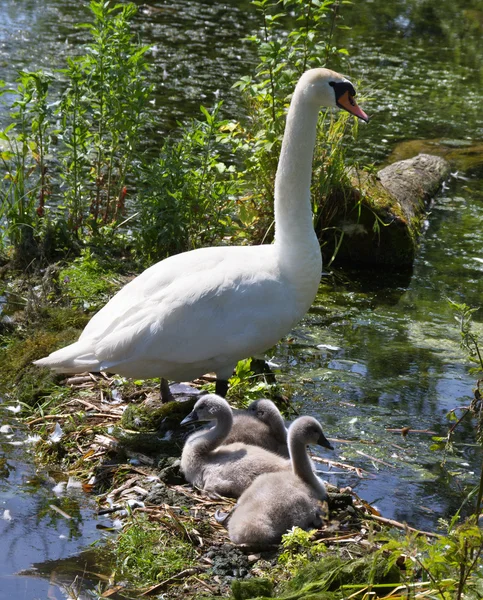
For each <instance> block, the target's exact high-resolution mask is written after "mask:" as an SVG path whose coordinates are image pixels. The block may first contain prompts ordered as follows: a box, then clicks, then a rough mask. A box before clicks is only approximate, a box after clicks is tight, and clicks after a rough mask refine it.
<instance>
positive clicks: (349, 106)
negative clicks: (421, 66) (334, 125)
mask: <svg viewBox="0 0 483 600" xmlns="http://www.w3.org/2000/svg"><path fill="white" fill-rule="evenodd" d="M337 106H339V107H340V108H343V109H344V110H346V111H347V112H350V113H351V115H355V116H356V117H359V119H362V120H363V121H365V122H366V123H368V121H369V117H368V116H367V115H366V113H365V112H364V111H363V110H362V108H361V107H360V106H359V105H358V104H357V102H356V101H355V100H354V96H351V94H349V92H348V91H346V92H344V93H343V94H342V96H340V97H339V98H338V99H337Z"/></svg>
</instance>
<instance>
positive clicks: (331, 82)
mask: <svg viewBox="0 0 483 600" xmlns="http://www.w3.org/2000/svg"><path fill="white" fill-rule="evenodd" d="M297 88H299V89H300V90H302V93H303V95H304V97H305V98H306V99H307V100H309V101H310V102H313V103H314V104H315V105H316V106H317V107H320V106H327V107H329V108H330V107H333V108H335V107H336V106H338V107H339V108H342V109H344V110H346V111H348V112H350V113H351V114H352V115H355V116H356V117H358V118H359V119H362V120H363V121H366V122H367V121H369V117H368V116H367V115H366V113H365V112H364V111H363V110H362V109H361V108H360V107H359V106H358V105H357V102H356V101H355V100H354V97H355V95H356V91H355V89H354V86H353V85H352V83H351V82H350V81H349V80H348V79H347V78H346V77H344V76H343V75H340V74H339V73H336V72H335V71H331V70H330V69H310V70H309V71H306V72H305V73H304V74H303V75H302V77H301V78H300V80H299V83H298V84H297Z"/></svg>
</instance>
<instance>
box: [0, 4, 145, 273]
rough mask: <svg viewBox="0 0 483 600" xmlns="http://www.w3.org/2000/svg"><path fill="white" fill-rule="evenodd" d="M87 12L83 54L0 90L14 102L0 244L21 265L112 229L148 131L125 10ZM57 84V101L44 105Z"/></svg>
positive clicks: (1, 190) (0, 156)
mask: <svg viewBox="0 0 483 600" xmlns="http://www.w3.org/2000/svg"><path fill="white" fill-rule="evenodd" d="M89 8H90V10H91V13H92V15H93V17H94V19H93V22H92V23H86V24H84V25H82V27H83V28H85V29H88V31H89V34H90V37H91V44H90V46H89V47H88V48H87V50H86V52H85V54H83V55H81V56H78V57H76V58H69V59H68V61H67V63H68V66H67V68H66V69H63V70H61V71H60V72H59V73H56V74H55V75H53V74H50V73H46V72H41V71H38V72H32V73H26V72H20V74H19V77H18V79H17V87H16V89H15V90H6V89H3V90H2V93H3V94H5V93H6V92H8V93H9V94H10V95H11V94H13V95H14V101H13V103H12V104H11V107H10V118H11V122H10V124H9V125H8V126H7V127H6V128H5V129H4V130H3V131H1V132H0V142H3V144H2V148H1V152H0V161H1V165H2V166H3V171H4V174H3V181H2V186H1V187H0V199H1V200H2V202H1V208H0V220H1V221H3V223H4V224H5V227H4V233H3V236H2V238H1V240H0V242H1V243H2V245H3V247H4V248H5V247H6V246H8V245H11V246H12V247H13V249H14V253H15V257H16V258H17V259H18V262H20V263H21V264H23V265H26V264H28V263H29V262H31V261H32V260H34V259H36V258H38V257H39V256H41V255H42V254H44V255H47V257H49V255H52V254H55V253H56V252H58V251H59V250H60V251H63V250H68V249H69V248H75V246H76V244H75V243H74V240H75V239H76V238H79V237H81V235H84V234H86V233H89V234H95V235H101V229H102V227H105V226H108V225H111V224H112V223H115V224H119V223H120V222H121V221H122V220H123V219H124V216H123V214H124V211H125V203H126V197H127V194H128V179H129V178H130V177H134V175H135V174H136V173H137V169H136V166H137V164H138V161H139V158H138V154H139V152H140V144H141V140H142V137H143V129H144V128H145V127H146V126H148V125H149V118H148V117H147V114H146V106H147V100H148V98H149V95H150V93H151V90H152V86H151V85H149V84H148V83H147V82H146V70H147V63H146V59H145V53H146V51H147V49H148V47H147V46H141V45H139V44H138V43H137V41H135V40H134V36H133V34H132V33H131V31H130V21H131V19H132V17H133V15H134V14H135V12H136V7H135V5H134V4H116V5H114V6H112V7H111V6H110V3H109V2H104V1H103V0H91V2H90V4H89ZM59 75H60V76H61V77H62V81H61V82H60V83H61V85H62V87H63V88H64V91H63V93H62V95H61V98H60V100H58V98H56V97H55V98H54V99H53V98H52V97H51V96H52V94H51V88H52V87H53V86H51V83H52V81H53V80H54V79H55V78H56V77H57V78H59ZM53 140H55V141H56V144H53V143H51V142H52V141H53ZM54 158H55V159H56V160H54ZM49 198H50V199H51V201H48V199H49ZM77 247H78V245H77ZM75 249H76V250H77V248H75Z"/></svg>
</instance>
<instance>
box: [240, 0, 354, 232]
mask: <svg viewBox="0 0 483 600" xmlns="http://www.w3.org/2000/svg"><path fill="white" fill-rule="evenodd" d="M252 4H253V5H254V6H255V7H256V9H257V10H258V12H259V14H260V16H261V20H262V27H261V30H260V32H258V33H257V34H255V35H253V36H251V37H249V38H248V39H249V40H250V41H251V42H252V43H253V44H254V45H255V46H256V49H257V54H258V58H259V63H258V65H257V66H256V67H255V73H254V75H253V76H246V77H242V78H241V79H240V81H238V82H237V83H236V84H235V86H236V87H238V88H239V89H240V90H241V91H242V92H243V96H244V99H245V101H246V105H247V113H248V119H247V121H248V125H247V127H246V129H245V128H242V129H241V130H238V129H237V130H235V132H236V140H237V147H238V151H239V152H240V154H241V156H243V159H244V164H245V167H244V175H243V179H244V182H245V189H246V192H245V197H244V198H243V200H242V202H243V203H244V205H245V207H246V208H245V210H244V212H245V213H246V215H247V216H248V217H249V218H245V219H243V216H242V215H243V212H242V211H241V218H242V220H244V221H245V224H246V225H250V226H251V227H252V236H253V237H254V239H255V240H256V241H258V242H261V241H263V240H264V239H265V237H266V236H267V234H268V233H269V231H270V229H271V224H272V221H273V200H274V182H275V173H276V169H277V164H278V156H279V154H280V148H281V143H282V137H283V131H284V126H285V117H286V110H287V106H288V102H289V98H290V95H291V94H292V92H293V90H294V87H295V85H296V83H297V81H298V79H299V77H300V76H301V75H302V73H303V72H304V71H305V70H307V69H309V68H315V67H322V66H325V65H326V64H327V63H328V61H329V59H330V60H331V64H332V65H333V64H334V63H336V64H337V63H339V62H340V60H341V59H343V58H344V57H345V56H347V54H348V52H347V50H346V49H345V48H339V49H337V48H336V47H334V46H333V45H332V36H333V32H334V29H335V28H336V27H338V26H339V25H338V24H337V19H338V8H339V3H338V2H333V1H332V0H325V1H322V2H320V1H319V0H311V1H310V2H306V1H305V0H288V1H287V0H285V1H283V0H279V1H273V0H254V1H253V3H252ZM287 29H288V30H289V33H288V35H287V34H286V31H287ZM349 122H350V117H349V115H346V114H344V113H342V112H340V113H337V114H336V116H333V115H331V116H330V117H329V116H327V114H323V115H321V117H320V121H319V130H320V131H319V134H320V135H318V137H317V146H316V149H315V153H314V165H313V182H314V187H313V197H314V211H315V212H316V213H318V212H319V210H320V206H321V205H322V203H323V200H324V198H325V197H326V195H327V193H328V190H329V189H330V188H331V186H332V185H333V184H334V182H337V183H338V184H339V182H340V181H341V180H342V181H343V180H344V179H345V178H346V175H345V169H344V153H343V150H342V141H343V137H344V136H345V135H346V134H347V133H348V132H349V128H348V126H347V125H348V123H349ZM351 133H352V134H354V133H355V130H354V129H353V130H351Z"/></svg>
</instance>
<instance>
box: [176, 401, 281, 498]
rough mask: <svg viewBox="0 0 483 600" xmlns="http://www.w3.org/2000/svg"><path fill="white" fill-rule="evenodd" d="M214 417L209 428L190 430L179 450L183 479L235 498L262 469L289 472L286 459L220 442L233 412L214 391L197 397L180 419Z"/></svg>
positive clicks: (211, 491) (263, 471) (185, 422)
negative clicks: (192, 405) (187, 412)
mask: <svg viewBox="0 0 483 600" xmlns="http://www.w3.org/2000/svg"><path fill="white" fill-rule="evenodd" d="M196 421H214V422H215V425H214V426H213V427H211V428H210V429H203V430H201V431H197V432H195V433H193V434H192V435H191V436H190V437H189V438H188V439H187V440H186V443H185V445H184V448H183V452H182V454H181V471H182V472H183V474H184V476H185V478H186V479H187V481H189V482H190V483H191V484H193V485H194V486H196V487H198V488H201V489H203V490H205V491H206V492H208V494H210V495H212V496H214V495H217V494H218V495H220V496H230V497H233V498H238V497H239V496H240V495H241V494H242V493H243V492H244V491H245V490H246V489H247V487H249V486H250V484H251V483H252V482H253V481H254V480H255V478H256V477H258V476H259V475H261V474H263V473H271V472H274V471H280V470H284V471H285V472H286V473H287V472H290V467H291V464H290V461H289V460H287V459H285V458H282V457H281V456H278V455H277V454H274V453H273V452H269V451H268V450H265V449H264V448H261V447H259V446H252V445H250V444H244V443H241V442H236V443H232V444H224V443H223V442H224V440H225V439H226V437H227V436H228V434H229V432H230V429H231V426H232V423H233V414H232V410H231V408H230V405H229V404H228V402H226V400H224V399H223V398H221V397H220V396H216V395H215V394H208V395H206V396H203V397H202V398H200V399H199V400H198V401H197V402H196V404H195V406H194V408H193V411H192V412H191V413H190V414H189V415H188V416H187V417H186V418H185V419H183V421H182V422H181V424H182V425H186V424H187V423H193V422H196Z"/></svg>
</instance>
